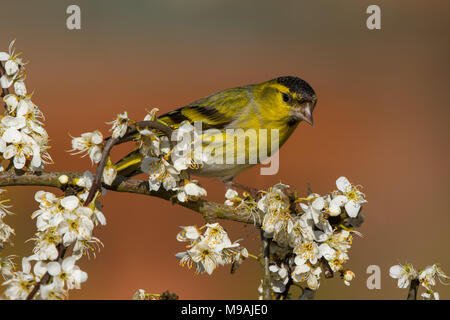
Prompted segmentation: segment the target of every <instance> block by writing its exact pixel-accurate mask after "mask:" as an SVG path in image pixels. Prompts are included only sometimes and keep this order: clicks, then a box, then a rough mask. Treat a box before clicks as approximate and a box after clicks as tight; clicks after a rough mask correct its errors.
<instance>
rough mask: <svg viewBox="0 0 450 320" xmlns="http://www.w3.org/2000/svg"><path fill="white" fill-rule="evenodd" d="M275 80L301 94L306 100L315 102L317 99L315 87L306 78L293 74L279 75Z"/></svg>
mask: <svg viewBox="0 0 450 320" xmlns="http://www.w3.org/2000/svg"><path fill="white" fill-rule="evenodd" d="M274 80H275V81H276V82H278V83H279V84H282V85H284V86H286V87H288V88H289V90H291V91H292V92H296V93H298V94H300V95H301V96H302V97H303V99H304V100H306V101H313V102H315V101H316V100H317V98H316V93H315V92H314V89H313V88H311V86H310V85H309V84H308V82H306V81H305V80H302V79H300V78H297V77H292V76H286V77H278V78H276V79H274Z"/></svg>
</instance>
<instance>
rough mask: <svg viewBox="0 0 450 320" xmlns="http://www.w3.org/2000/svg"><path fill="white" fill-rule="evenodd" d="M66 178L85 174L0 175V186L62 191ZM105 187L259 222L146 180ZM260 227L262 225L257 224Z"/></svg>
mask: <svg viewBox="0 0 450 320" xmlns="http://www.w3.org/2000/svg"><path fill="white" fill-rule="evenodd" d="M62 175H66V176H68V177H69V179H70V180H71V181H73V180H74V179H77V178H80V177H82V176H83V173H82V172H68V171H60V172H35V173H33V172H26V173H23V174H20V175H19V174H17V173H15V172H2V173H0V187H8V186H42V187H53V188H58V189H61V188H64V187H65V185H62V184H61V183H60V182H59V180H58V178H59V177H60V176H62ZM69 183H71V182H69ZM103 187H104V188H105V189H107V190H111V191H115V192H126V193H134V194H141V195H146V196H151V197H157V198H161V199H164V200H167V201H170V202H171V203H173V204H177V205H180V206H182V207H185V208H187V209H190V210H192V211H195V212H198V213H200V214H201V215H203V216H204V215H205V214H208V215H211V216H214V217H216V218H219V219H225V220H230V221H237V222H244V223H247V224H252V225H253V224H254V223H255V221H254V219H253V218H252V217H248V216H244V215H242V214H239V213H236V212H235V211H234V210H233V208H231V207H229V206H227V205H225V204H222V203H216V202H213V201H207V200H203V199H199V200H197V201H187V202H179V201H178V200H177V199H176V197H174V196H175V195H176V193H175V192H172V191H166V190H165V189H163V188H161V189H160V190H158V191H153V190H150V189H149V185H148V182H147V181H143V180H138V179H128V178H126V177H122V176H118V177H117V178H116V180H115V182H114V183H113V184H112V185H111V186H109V185H106V184H103ZM259 219H260V220H262V217H259ZM257 225H259V224H258V223H257Z"/></svg>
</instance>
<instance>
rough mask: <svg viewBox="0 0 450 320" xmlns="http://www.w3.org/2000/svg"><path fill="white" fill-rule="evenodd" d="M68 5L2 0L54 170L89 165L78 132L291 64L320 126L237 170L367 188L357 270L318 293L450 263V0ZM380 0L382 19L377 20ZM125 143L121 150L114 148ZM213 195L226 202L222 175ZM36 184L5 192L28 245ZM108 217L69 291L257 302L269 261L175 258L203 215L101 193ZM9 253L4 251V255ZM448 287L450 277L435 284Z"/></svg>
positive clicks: (4, 38) (445, 291) (1, 31)
mask: <svg viewBox="0 0 450 320" xmlns="http://www.w3.org/2000/svg"><path fill="white" fill-rule="evenodd" d="M73 3H74V2H72V1H65V0H64V1H39V2H31V1H30V2H26V3H25V2H21V3H12V2H8V3H3V4H2V19H1V20H0V39H1V48H3V49H2V50H7V47H8V44H9V42H10V41H11V40H12V39H14V38H16V39H17V42H16V47H17V48H18V50H20V51H23V52H24V57H25V58H26V59H27V60H29V61H30V64H29V65H28V66H27V69H28V78H27V86H28V88H29V89H30V90H31V89H35V94H34V99H33V100H34V101H35V103H37V104H38V105H39V106H40V107H41V109H42V111H43V112H44V114H45V116H46V119H47V120H46V128H47V129H48V132H49V134H50V137H51V139H52V140H51V145H52V149H51V155H52V156H53V159H54V160H55V164H54V165H52V166H47V168H46V169H47V170H78V171H82V170H86V169H89V170H93V169H94V168H93V167H91V165H90V162H89V160H87V159H79V158H78V157H77V156H70V155H69V154H68V153H67V152H66V150H69V149H70V148H71V146H70V137H69V134H71V135H73V136H77V135H79V134H81V133H82V132H85V131H93V130H95V129H97V128H98V129H101V130H102V131H103V133H105V134H107V129H108V125H106V124H105V122H106V121H110V120H112V119H114V118H115V116H116V114H117V113H119V112H122V111H123V110H127V111H128V113H129V116H130V117H131V118H132V119H135V120H139V119H142V118H143V117H144V115H145V114H146V111H145V110H146V109H151V108H152V107H159V108H160V110H161V112H166V111H168V110H170V109H173V108H175V107H179V106H182V105H185V104H187V103H189V102H191V101H194V100H196V99H198V98H200V97H203V96H205V95H207V94H210V93H212V92H215V91H218V90H221V89H225V88H229V87H234V86H237V85H244V84H249V83H256V82H261V81H265V80H268V79H271V78H274V77H277V76H281V75H295V76H299V77H301V78H303V79H305V80H307V81H308V82H309V83H310V84H311V85H312V86H313V88H314V89H315V90H316V92H317V94H318V97H319V102H318V105H317V108H316V110H315V114H314V117H315V123H316V125H315V127H314V128H311V127H309V126H307V125H306V124H302V125H301V126H300V127H299V128H298V129H297V131H296V132H295V133H294V135H293V136H292V137H291V139H290V140H289V141H288V142H287V144H286V145H285V146H284V147H283V148H282V150H281V154H280V159H281V168H280V171H279V173H278V175H276V176H260V175H259V169H258V168H254V169H252V170H249V171H248V172H245V173H243V174H242V175H240V176H239V177H238V179H237V181H238V182H240V183H243V184H247V185H252V186H257V187H259V188H267V187H268V186H270V185H272V184H274V183H276V182H278V181H280V180H281V181H282V182H284V183H286V184H289V185H291V186H296V187H297V189H298V190H300V191H305V189H306V183H307V182H311V184H312V187H313V189H314V191H316V192H318V193H326V192H329V191H331V190H332V189H334V188H335V185H334V182H335V179H336V178H338V177H339V176H341V175H345V176H347V177H348V178H349V179H350V180H351V181H352V182H354V183H360V184H362V185H364V187H365V188H364V192H365V193H366V195H367V198H368V200H369V203H368V205H367V206H366V208H365V210H364V213H365V216H366V223H365V224H364V225H363V227H362V228H361V229H360V231H362V233H363V234H364V237H363V238H355V240H354V245H353V248H352V250H351V252H350V255H351V260H350V262H349V263H348V265H347V266H348V267H349V268H350V269H352V270H353V271H355V272H356V274H357V278H356V279H355V280H354V282H353V283H352V286H351V287H345V286H344V284H343V282H342V280H340V279H332V280H326V281H322V283H321V287H320V290H319V294H318V298H321V299H403V298H405V297H406V294H407V292H406V290H400V289H396V288H395V286H396V281H394V280H392V279H390V278H389V276H388V270H389V267H390V266H391V265H394V264H397V263H399V262H401V263H405V262H408V263H413V264H414V265H415V266H416V267H418V268H421V267H425V266H426V265H428V264H432V263H434V262H440V263H441V264H442V266H443V269H444V270H446V271H447V272H449V273H450V256H449V253H448V247H447V246H448V243H449V240H450V232H449V223H450V209H449V207H448V200H447V199H448V194H449V191H450V184H449V178H450V171H449V166H448V164H449V161H450V152H449V143H448V141H449V133H450V132H449V128H448V121H449V119H450V108H449V102H448V101H449V98H450V93H449V85H450V78H449V62H448V57H449V53H450V52H449V49H450V45H449V41H448V38H449V26H450V19H449V16H450V14H449V12H450V10H449V9H450V5H449V3H448V1H431V2H430V1H428V2H426V1H406V0H404V1H365V0H363V1H361V0H358V1H356V0H354V1H350V0H348V1H339V2H338V1H331V0H330V1H325V0H320V1H318V0H316V1H308V2H306V1H219V0H190V1H182V0H177V1H174V0H171V1H120V2H119V1H106V0H102V1H98V0H97V1H75V3H76V4H78V5H80V7H81V10H82V29H81V30H80V31H69V30H67V29H66V24H65V19H66V17H67V15H66V13H65V11H66V7H67V6H68V5H69V4H73ZM370 4H378V5H380V6H381V10H382V29H381V30H376V31H370V30H368V29H367V28H366V24H365V23H366V17H367V15H366V13H365V11H366V8H367V6H368V5H370ZM125 152H126V150H122V151H121V152H119V153H120V154H117V153H116V157H117V158H118V157H119V156H120V155H121V154H122V153H125ZM202 183H203V185H204V186H205V187H206V188H207V189H208V193H209V195H208V197H209V198H210V199H213V200H216V201H223V200H224V199H223V193H224V189H223V186H222V185H221V183H219V182H218V181H215V180H208V179H203V180H202ZM36 190H38V189H36V188H18V187H17V188H9V196H10V197H11V198H12V204H13V205H14V212H15V213H16V215H15V216H14V217H10V218H7V222H8V221H9V222H10V223H11V224H12V225H13V226H14V227H15V229H16V232H17V236H16V237H15V248H14V252H15V253H17V252H18V253H19V254H21V255H29V254H30V250H31V248H32V244H31V243H26V244H24V241H25V240H26V239H28V238H30V237H31V236H32V234H33V231H34V228H35V227H34V223H35V222H34V221H31V219H30V214H31V213H32V212H33V211H34V210H36V208H37V203H36V202H34V200H33V192H34V191H36ZM103 203H104V210H103V212H104V214H105V216H106V217H107V222H108V224H107V226H105V227H103V228H99V229H96V231H95V235H96V236H98V237H99V238H100V239H101V240H102V241H103V243H104V245H105V248H104V249H102V250H101V252H100V253H98V254H97V258H96V259H92V258H91V260H88V259H87V258H86V259H83V261H82V262H81V265H82V267H83V269H85V270H86V271H87V272H88V274H89V280H88V282H87V283H85V284H84V285H83V288H82V290H80V291H72V292H71V298H72V299H129V298H131V296H132V295H133V293H134V292H135V291H136V290H137V289H138V288H145V289H146V290H148V291H150V292H155V293H157V292H162V291H164V290H166V289H170V290H171V291H174V292H176V293H177V294H178V295H179V296H180V297H181V298H183V299H231V298H236V299H254V298H256V297H257V293H256V288H257V286H258V284H259V275H260V273H259V268H258V266H257V263H256V262H255V261H248V263H246V264H244V265H243V266H242V267H241V269H240V270H239V272H238V273H237V274H236V275H230V274H229V269H228V268H221V269H218V270H216V271H215V272H214V274H213V276H207V275H194V273H193V271H192V270H188V269H183V268H181V267H179V266H178V265H177V260H176V259H175V258H174V254H175V253H176V252H178V251H182V249H183V244H181V243H178V242H177V241H176V240H175V235H176V233H177V232H178V231H179V226H182V225H191V224H198V225H200V224H202V219H200V216H199V215H198V214H196V213H193V212H190V211H188V210H186V209H182V208H179V207H177V206H172V205H171V204H169V203H168V202H165V201H162V200H160V199H153V198H148V197H143V196H135V195H128V194H113V193H111V192H109V193H108V195H107V196H106V197H105V198H104V201H103ZM224 225H225V226H226V227H227V228H228V230H229V232H230V233H231V235H232V238H233V239H236V238H244V240H243V242H242V243H243V244H244V245H245V246H247V247H249V248H250V249H251V251H253V252H254V251H255V250H256V245H257V243H258V239H257V236H256V233H255V232H254V231H253V227H252V226H248V227H243V226H241V225H239V224H236V223H224ZM10 252H12V251H11V250H8V251H5V252H4V253H3V254H7V253H10ZM372 264H375V265H379V266H380V267H381V271H382V273H383V276H382V282H381V290H368V289H367V287H366V279H367V277H368V275H367V274H366V268H367V267H368V266H369V265H372ZM436 289H437V291H438V292H440V293H441V297H442V298H443V299H448V298H449V297H450V288H449V287H444V286H442V285H439V286H438V287H437V288H436Z"/></svg>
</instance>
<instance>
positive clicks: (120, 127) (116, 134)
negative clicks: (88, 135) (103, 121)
mask: <svg viewBox="0 0 450 320" xmlns="http://www.w3.org/2000/svg"><path fill="white" fill-rule="evenodd" d="M129 122H130V119H128V113H127V112H126V111H125V112H124V113H121V114H118V115H117V118H116V119H115V120H114V121H111V122H108V124H112V125H113V126H112V128H111V129H110V130H109V131H112V137H113V138H114V139H117V138H122V137H123V136H124V135H125V133H126V132H127V128H128V123H129Z"/></svg>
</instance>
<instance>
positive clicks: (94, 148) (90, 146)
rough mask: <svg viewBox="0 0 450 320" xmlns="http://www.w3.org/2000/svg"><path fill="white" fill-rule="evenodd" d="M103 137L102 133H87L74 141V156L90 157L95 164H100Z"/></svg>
mask: <svg viewBox="0 0 450 320" xmlns="http://www.w3.org/2000/svg"><path fill="white" fill-rule="evenodd" d="M102 145H103V135H102V134H101V133H100V131H98V130H96V131H94V132H85V133H82V134H81V137H77V138H73V139H72V150H70V152H72V154H83V155H82V157H85V156H86V155H89V158H90V159H91V161H92V162H93V163H99V162H100V159H101V157H102Z"/></svg>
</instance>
